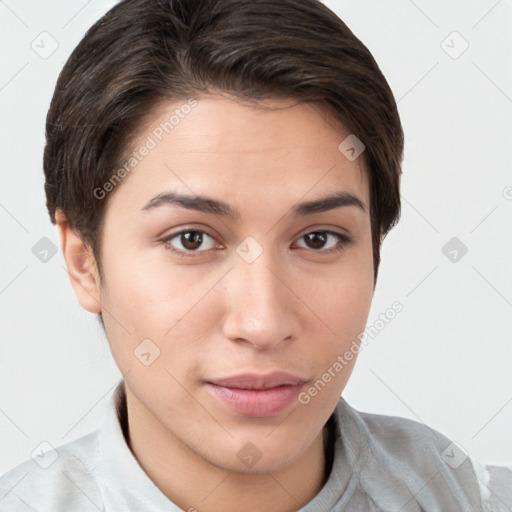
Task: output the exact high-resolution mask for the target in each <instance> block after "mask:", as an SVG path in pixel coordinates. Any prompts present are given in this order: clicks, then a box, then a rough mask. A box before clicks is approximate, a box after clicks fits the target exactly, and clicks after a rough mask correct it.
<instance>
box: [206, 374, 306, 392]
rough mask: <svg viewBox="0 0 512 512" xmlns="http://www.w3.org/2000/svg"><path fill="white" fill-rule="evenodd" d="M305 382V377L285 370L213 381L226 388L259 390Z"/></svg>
mask: <svg viewBox="0 0 512 512" xmlns="http://www.w3.org/2000/svg"><path fill="white" fill-rule="evenodd" d="M304 382H305V379H302V378H300V377H296V376H294V375H291V374H289V373H285V372H274V373H270V374H267V375H258V374H254V373H253V374H250V373H247V374H243V375H237V376H234V377H227V378H223V379H215V380H213V381H211V383H212V384H216V385H217V386H223V387H226V388H238V389H258V390H264V389H271V388H277V387H279V386H295V385H297V384H300V383H304Z"/></svg>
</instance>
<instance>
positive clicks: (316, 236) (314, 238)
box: [306, 232, 327, 249]
mask: <svg viewBox="0 0 512 512" xmlns="http://www.w3.org/2000/svg"><path fill="white" fill-rule="evenodd" d="M306 237H307V239H308V240H309V242H313V245H312V246H313V248H314V249H321V248H322V246H323V245H324V244H325V242H326V238H327V237H326V235H325V233H321V232H315V233H309V234H308V235H306Z"/></svg>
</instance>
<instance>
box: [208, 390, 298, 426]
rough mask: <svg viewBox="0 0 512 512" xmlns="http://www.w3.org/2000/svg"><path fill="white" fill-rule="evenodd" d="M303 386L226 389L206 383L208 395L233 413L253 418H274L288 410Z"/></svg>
mask: <svg viewBox="0 0 512 512" xmlns="http://www.w3.org/2000/svg"><path fill="white" fill-rule="evenodd" d="M302 386H303V384H296V385H287V386H279V387H276V388H271V389H260V390H257V389H239V388H226V387H224V386H218V385H216V384H211V383H209V382H208V383H207V388H208V390H209V391H210V393H212V394H213V396H215V397H216V398H218V399H220V400H221V401H222V402H223V403H224V404H226V405H227V406H228V407H230V408H231V409H232V410H234V411H235V412H238V413H239V414H243V415H245V416H251V417H253V418H266V417H270V416H275V415H277V414H279V413H280V412H282V411H284V410H285V409H286V408H288V407H289V406H290V405H291V404H292V403H293V402H294V401H295V400H296V398H297V396H298V394H299V393H300V390H301V388H302Z"/></svg>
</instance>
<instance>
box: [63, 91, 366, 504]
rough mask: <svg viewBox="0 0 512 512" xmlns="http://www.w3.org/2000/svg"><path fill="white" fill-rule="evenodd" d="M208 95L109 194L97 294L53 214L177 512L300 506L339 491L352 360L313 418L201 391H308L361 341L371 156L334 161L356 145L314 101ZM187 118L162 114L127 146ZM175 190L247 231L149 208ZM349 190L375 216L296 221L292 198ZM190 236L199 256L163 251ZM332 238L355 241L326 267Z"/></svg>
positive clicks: (86, 264)
mask: <svg viewBox="0 0 512 512" xmlns="http://www.w3.org/2000/svg"><path fill="white" fill-rule="evenodd" d="M197 99H198V105H197V106H196V107H195V108H194V109H193V110H192V112H191V113H190V114H188V115H187V116H186V117H185V118H184V119H182V120H180V123H179V124H178V125H177V126H176V127H175V128H174V129H173V131H172V133H171V134H169V135H167V136H165V137H164V138H163V140H162V141H161V142H160V143H159V144H158V145H157V146H156V147H155V148H154V149H152V150H151V151H150V153H149V155H147V156H146V157H145V158H144V159H143V160H142V162H140V163H139V164H138V165H137V167H136V168H135V169H134V170H133V172H131V173H130V174H129V175H127V176H126V178H124V180H123V181H122V182H121V183H120V184H119V185H118V186H117V187H116V188H115V190H114V191H113V192H111V193H110V195H109V197H108V206H107V210H106V214H105V222H104V231H103V238H102V266H103V272H104V274H103V281H101V282H100V280H99V278H98V273H97V265H96V262H95V261H94V258H93V256H92V252H91V250H90V249H89V247H88V246H87V245H86V244H84V243H83V242H82V241H81V240H80V238H79V237H78V236H77V234H76V233H75V232H73V230H71V229H70V227H69V225H68V224H67V222H66V218H65V215H64V214H63V213H62V212H59V214H58V216H57V223H58V226H59V231H60V236H61V242H62V250H63V254H64V257H65V260H66V263H67V268H68V271H69V273H70V276H71V283H72V285H73V287H74V290H75V292H76V295H77V298H78V301H79V302H80V304H81V305H82V307H84V308H85V309H86V310H88V311H90V312H92V313H99V312H102V314H103V319H104V322H105V329H106V334H107V337H108V342H109V344H110V348H111V351H112V354H113V357H114V359H115V361H116V363H117V365H118V367H119V369H120V371H121V372H122V374H123V375H124V376H125V386H126V393H127V407H128V418H129V420H128V421H129V433H130V447H131V449H132V452H133V453H134V455H135V456H136V458H137V460H138V462H139V463H140V465H141V466H142V468H143V469H144V470H145V471H146V473H147V474H148V475H149V477H150V478H151V479H152V480H153V481H154V482H155V484H156V485H157V486H158V487H159V488H160V489H161V490H162V492H163V493H164V494H165V495H167V496H168V497H169V498H170V499H171V500H172V501H173V502H174V503H176V504H177V505H178V506H179V507H181V508H182V509H184V510H189V509H190V510H193V509H192V507H194V508H195V509H197V510H198V511H200V512H217V511H223V512H229V511H235V510H237V511H238V510H255V511H275V512H281V511H282V512H285V511H292V510H297V509H299V508H300V507H302V506H304V505H305V504H306V503H308V502H309V501H310V500H311V499H312V498H313V497H314V496H315V495H316V494H318V492H319V491H320V490H321V488H322V486H323V485H324V483H325V482H326V480H327V478H328V474H327V472H326V471H325V455H324V449H323V427H324V425H325V423H326V421H327V420H328V418H329V416H330V415H331V414H332V412H333V410H334V408H335V407H336V403H337V401H338V398H339V396H340V394H341V392H342V391H343V389H344V387H345V385H346V383H347V380H348V378H349V376H350V374H351V372H352V369H353V366H354V364H355V360H356V358H355V357H354V359H353V360H352V361H351V362H350V364H348V365H347V366H345V367H344V368H343V370H342V371H340V372H338V373H336V377H335V378H333V379H332V380H331V381H330V382H329V383H328V384H327V385H326V386H325V388H324V389H323V390H322V391H321V392H319V393H318V395H317V396H316V397H312V398H311V400H310V402H309V403H308V404H302V403H300V402H299V401H298V400H296V401H294V403H293V404H292V405H291V406H290V407H288V408H287V409H286V410H285V411H283V412H281V413H279V414H277V415H275V416H272V417H268V418H253V417H249V416H245V415H242V414H239V413H236V412H234V411H232V410H230V409H228V408H227V407H226V406H225V405H224V404H223V403H221V402H220V401H218V400H217V399H215V398H214V397H212V395H211V394H210V393H208V391H207V389H206V386H205V381H208V380H212V379H214V378H219V377H226V376H232V375H235V374H240V373H244V372H255V373H264V374H267V373H269V372H271V371H275V370H283V371H287V372H289V373H292V374H294V375H299V376H301V377H303V378H304V379H306V380H307V381H308V384H307V385H306V386H305V389H308V387H310V386H311V385H312V384H313V383H314V382H315V381H316V380H317V379H320V378H321V377H322V374H324V373H325V372H326V371H327V369H328V368H330V367H332V365H333V363H334V362H335V361H336V359H337V357H338V356H339V355H341V354H343V353H344V352H345V351H346V350H347V349H348V348H349V347H350V345H351V343H352V341H353V340H354V339H356V338H357V336H358V334H360V333H361V332H362V331H363V330H364V327H365V324H366V321H367V317H368V313H369V309H370V305H371V299H372V296H373V289H374V281H373V259H372V243H371V225H370V216H369V183H368V178H367V171H366V169H365V167H364V160H363V158H362V157H359V158H357V159H356V160H355V161H350V160H348V159H347V158H346V157H345V156H344V155H343V154H342V153H341V152H340V151H339V150H338V146H339V144H340V143H341V142H342V141H343V140H344V139H345V137H346V136H347V135H348V132H346V131H345V130H344V129H343V127H341V126H339V125H338V124H336V123H334V122H333V121H330V120H329V118H328V117H327V113H326V112H325V111H324V110H323V109H322V108H321V107H320V106H318V105H314V104H297V103H296V102H292V101H284V100H279V101H273V102H270V101H269V102H267V103H268V105H271V106H273V107H277V108H278V110H262V109H259V108H254V107H249V106H246V105H242V104H240V103H238V102H236V101H234V100H232V99H229V98H227V97H221V96H216V95H212V96H198V97H197ZM181 104H182V103H180V104H177V103H167V104H163V105H161V107H160V108H159V109H158V111H157V112H156V113H155V114H154V116H153V117H152V118H151V119H150V120H149V122H148V123H147V124H146V125H144V127H142V128H141V130H140V137H139V139H138V141H136V142H135V143H134V148H137V147H140V145H141V144H142V143H143V141H145V140H146V139H147V136H148V135H150V134H151V133H152V130H153V129H154V128H155V127H157V126H158V125H159V123H160V122H163V121H165V120H167V119H168V118H169V115H170V114H169V113H171V112H172V111H173V110H174V109H175V108H179V106H180V105H181ZM168 191H173V192H179V193H185V194H204V195H207V196H209V197H213V198H215V199H218V200H222V201H225V202H227V203H229V204H230V205H231V206H232V207H233V208H236V209H238V210H239V211H240V218H239V219H238V220H232V219H227V218H221V217H219V216H215V215H213V214H211V213H204V212H197V211H194V210H189V209H185V208H181V207H179V206H175V205H163V206H160V207H158V208H153V209H150V210H143V208H144V206H145V205H146V204H147V203H148V202H149V201H150V200H151V199H152V198H153V197H155V196H157V195H158V194H160V193H162V192H168ZM339 191H348V192H351V193H352V194H354V195H356V196H357V197H358V198H360V200H361V201H362V203H363V204H364V206H365V210H366V211H362V210H361V209H359V208H357V207H355V206H345V207H341V208H337V209H333V210H330V211H326V212H319V213H314V214H310V215H307V216H305V217H298V218H294V217H292V216H291V215H290V211H291V209H292V208H293V206H294V205H295V204H296V203H298V202H302V201H310V200H315V199H318V198H320V197H321V196H322V195H324V194H328V193H333V192H339ZM184 228H188V229H189V230H191V231H197V230H200V231H203V232H204V233H206V235H203V242H202V244H201V242H199V243H196V244H195V245H194V244H189V245H185V244H186V240H184V239H183V237H180V236H174V238H171V239H170V237H171V235H174V234H175V233H178V232H179V231H181V230H182V229H184ZM322 230H323V231H322ZM325 230H332V231H335V232H338V233H342V234H347V235H349V236H350V237H351V238H352V241H351V242H350V243H348V244H343V247H342V249H341V250H340V251H336V252H331V253H328V252H326V250H328V249H330V248H332V247H336V246H339V245H341V244H342V243H341V242H339V241H338V240H337V239H336V238H335V237H333V236H328V237H327V239H326V240H325V242H324V243H323V245H322V243H321V242H317V245H315V244H314V243H312V242H311V241H310V240H309V239H308V238H307V237H304V235H306V234H307V233H312V232H324V233H325ZM248 236H251V237H253V238H254V239H255V240H256V241H257V243H258V244H259V246H260V247H261V249H262V251H263V252H262V253H261V255H260V256H259V257H258V258H257V259H256V260H255V261H253V262H252V263H247V262H246V261H245V260H244V259H243V258H242V257H240V256H239V254H238V253H237V252H236V249H237V247H238V246H239V245H240V244H241V243H242V242H243V241H244V239H245V238H246V237H248ZM166 238H167V244H166V242H165V240H164V239H166ZM170 244H171V245H172V247H174V248H175V249H176V250H182V251H187V249H188V252H189V254H190V253H193V254H195V256H189V257H180V256H178V255H177V253H174V252H172V251H171V250H170V249H169V245H170ZM194 251H195V253H194ZM148 338H149V339H150V340H152V343H154V344H155V345H156V346H157V347H158V349H159V350H160V355H159V357H158V358H156V359H155V360H154V362H152V364H150V365H149V366H145V365H144V364H142V363H141V361H140V360H139V359H138V358H137V357H135V356H134V350H135V349H136V347H137V346H138V345H139V344H140V343H141V341H142V340H144V339H148ZM248 442H250V443H252V444H253V445H254V446H255V447H256V448H257V450H258V452H259V453H260V454H261V459H260V460H259V461H258V462H257V463H256V464H254V466H252V467H248V466H246V465H245V464H243V463H242V462H241V460H240V459H239V458H238V457H237V454H238V452H239V450H240V449H241V448H242V447H243V446H244V445H246V443H248Z"/></svg>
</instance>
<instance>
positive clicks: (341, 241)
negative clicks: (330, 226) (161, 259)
mask: <svg viewBox="0 0 512 512" xmlns="http://www.w3.org/2000/svg"><path fill="white" fill-rule="evenodd" d="M185 233H200V234H202V235H207V236H208V237H210V238H212V239H213V237H212V236H211V235H209V234H208V233H207V232H206V231H202V230H199V229H184V230H182V231H178V232H177V233H173V234H172V235H169V236H167V237H165V238H164V239H162V240H161V242H162V243H163V244H164V247H165V248H166V250H168V251H172V252H173V253H175V254H177V255H178V256H179V257H181V258H195V257H198V256H200V255H201V254H203V253H207V252H209V251H211V250H215V249H208V250H206V251H191V252H187V251H182V250H179V249H174V248H173V247H172V246H171V244H170V241H171V240H173V239H174V238H176V237H178V236H180V235H183V234H185ZM313 233H325V234H327V235H332V236H334V237H335V238H336V239H337V240H338V245H336V246H335V247H332V248H330V249H310V250H311V251H313V252H314V253H319V254H332V253H335V252H340V251H342V250H343V249H345V247H346V246H347V245H348V244H350V243H351V242H352V237H350V236H348V235H345V234H342V233H338V232H337V231H329V230H327V229H324V230H315V231H308V232H307V233H304V234H303V235H302V236H301V237H300V238H299V240H300V239H302V238H304V237H305V236H307V235H310V234H313ZM302 249H304V248H302Z"/></svg>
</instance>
